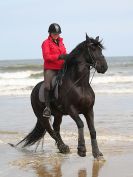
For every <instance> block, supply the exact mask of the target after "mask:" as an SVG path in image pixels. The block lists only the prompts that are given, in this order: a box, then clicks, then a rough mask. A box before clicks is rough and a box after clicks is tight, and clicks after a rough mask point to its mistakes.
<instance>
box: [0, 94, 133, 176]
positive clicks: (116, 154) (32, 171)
mask: <svg viewBox="0 0 133 177" xmlns="http://www.w3.org/2000/svg"><path fill="white" fill-rule="evenodd" d="M132 98H133V95H132V96H131V95H127V96H125V97H124V96H116V95H115V96H111V95H106V96H103V95H98V97H97V102H96V105H95V125H96V130H97V139H98V143H99V148H100V150H101V151H102V153H103V154H104V158H105V161H99V162H98V161H94V159H93V157H92V153H91V144H90V136H89V132H88V129H87V126H86V124H85V140H86V147H87V156H86V157H79V156H78V155H77V127H76V125H75V123H74V122H73V121H72V120H71V119H70V118H68V119H65V118H64V119H63V123H62V126H61V134H62V137H63V140H64V142H65V143H66V144H67V145H69V147H70V151H71V152H70V153H69V154H61V153H59V152H58V149H57V148H56V146H55V142H54V141H53V139H52V138H51V137H50V136H49V135H48V134H47V135H46V137H45V140H44V148H43V151H42V150H41V145H40V146H39V147H38V151H37V152H36V153H35V152H34V149H35V146H33V147H31V148H27V149H21V148H17V149H15V148H12V147H10V146H9V145H8V143H9V142H10V143H16V142H18V141H20V140H21V139H22V138H23V137H24V136H25V135H26V134H27V133H28V132H29V131H30V130H31V129H32V128H33V127H34V125H35V122H36V118H35V116H34V114H33V112H32V109H31V106H30V101H29V98H27V97H25V98H24V97H22V98H17V97H16V98H15V97H8V98H4V97H1V99H0V106H1V107H0V111H1V115H2V116H1V118H0V177H22V176H25V177H133V168H132V164H133V134H132V130H133V120H132V115H133V111H132V104H131V103H132ZM104 100H106V102H105V101H104ZM101 101H102V105H101V104H100V103H101ZM114 103H115V104H114ZM7 110H8V111H7Z"/></svg>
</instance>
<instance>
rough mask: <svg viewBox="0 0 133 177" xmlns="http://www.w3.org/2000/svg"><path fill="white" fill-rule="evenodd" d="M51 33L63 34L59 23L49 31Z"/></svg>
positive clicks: (52, 25)
mask: <svg viewBox="0 0 133 177" xmlns="http://www.w3.org/2000/svg"><path fill="white" fill-rule="evenodd" d="M48 32H49V33H58V34H60V33H61V27H60V26H59V25H58V24H57V23H52V24H51V25H50V26H49V29H48Z"/></svg>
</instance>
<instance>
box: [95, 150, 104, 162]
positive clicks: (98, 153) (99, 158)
mask: <svg viewBox="0 0 133 177" xmlns="http://www.w3.org/2000/svg"><path fill="white" fill-rule="evenodd" d="M93 156H94V159H95V160H98V161H100V160H101V161H102V160H103V161H104V157H103V154H102V153H101V152H93Z"/></svg>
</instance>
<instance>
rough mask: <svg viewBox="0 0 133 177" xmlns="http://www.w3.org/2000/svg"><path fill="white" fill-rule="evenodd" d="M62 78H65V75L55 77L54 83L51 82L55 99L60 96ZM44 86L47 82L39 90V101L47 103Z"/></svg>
mask: <svg viewBox="0 0 133 177" xmlns="http://www.w3.org/2000/svg"><path fill="white" fill-rule="evenodd" d="M62 78H63V74H58V75H57V76H55V77H54V78H53V79H52V82H51V87H52V89H51V93H50V94H51V95H52V97H53V99H56V100H57V99H58V96H59V86H61V85H62ZM44 85H45V81H44V82H42V84H41V86H40V89H39V100H40V102H45V99H44Z"/></svg>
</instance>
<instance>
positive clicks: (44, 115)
mask: <svg viewBox="0 0 133 177" xmlns="http://www.w3.org/2000/svg"><path fill="white" fill-rule="evenodd" d="M43 117H46V118H50V117H51V110H50V108H49V107H46V108H45V109H44V110H43Z"/></svg>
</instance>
